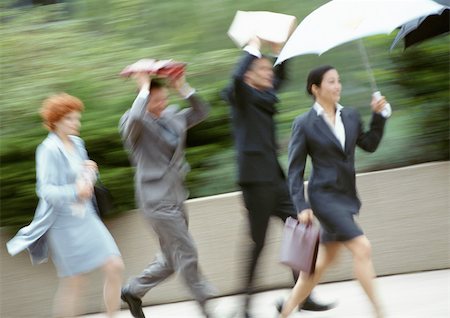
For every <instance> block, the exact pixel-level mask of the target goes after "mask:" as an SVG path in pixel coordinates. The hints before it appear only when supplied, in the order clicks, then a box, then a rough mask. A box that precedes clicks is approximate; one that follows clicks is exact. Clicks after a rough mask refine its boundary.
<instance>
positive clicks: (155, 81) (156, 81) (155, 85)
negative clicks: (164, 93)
mask: <svg viewBox="0 0 450 318" xmlns="http://www.w3.org/2000/svg"><path fill="white" fill-rule="evenodd" d="M164 87H167V83H166V81H165V80H164V79H161V78H152V81H151V82H150V87H149V88H148V90H149V91H152V89H159V88H164Z"/></svg>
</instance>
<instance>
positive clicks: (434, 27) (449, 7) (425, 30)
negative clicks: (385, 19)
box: [391, 0, 450, 50]
mask: <svg viewBox="0 0 450 318" xmlns="http://www.w3.org/2000/svg"><path fill="white" fill-rule="evenodd" d="M435 2H438V3H439V4H442V5H444V6H446V8H444V9H443V10H442V11H441V12H440V13H438V14H433V15H428V16H425V17H422V18H418V19H414V20H412V21H409V22H408V23H405V24H403V25H402V27H401V28H400V31H399V32H398V33H397V36H396V37H395V39H394V41H393V42H392V45H391V50H392V49H393V48H394V47H395V46H396V45H397V44H398V42H400V41H401V40H402V39H404V44H405V49H406V48H408V47H410V46H411V45H414V44H418V43H420V42H422V41H424V40H427V39H429V38H432V37H435V36H438V35H441V34H446V33H449V31H450V15H449V12H450V0H435Z"/></svg>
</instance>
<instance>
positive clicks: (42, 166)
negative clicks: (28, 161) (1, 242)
mask: <svg viewBox="0 0 450 318" xmlns="http://www.w3.org/2000/svg"><path fill="white" fill-rule="evenodd" d="M70 138H71V140H72V141H73V143H74V145H75V147H76V149H77V150H78V152H79V154H80V155H81V156H82V158H83V159H84V160H87V159H88V155H87V151H86V148H85V146H84V142H83V140H82V139H81V138H79V137H76V136H70ZM69 167H70V166H69V159H68V158H67V154H66V151H65V149H64V145H63V143H62V141H61V139H59V137H58V136H57V135H56V134H55V133H52V132H51V133H49V134H48V136H47V138H46V139H45V140H44V141H43V142H42V143H41V144H40V145H39V146H38V147H37V150H36V181H37V183H36V193H37V195H38V197H39V203H38V206H37V208H36V212H35V215H34V218H33V221H32V222H31V223H30V224H29V225H28V226H25V227H23V228H22V229H20V230H19V231H18V232H17V234H16V235H15V236H14V237H13V238H12V239H11V240H10V241H8V243H7V244H6V246H7V249H8V252H9V254H11V255H13V256H14V255H16V254H18V253H20V252H21V251H23V250H25V249H28V251H29V253H30V257H31V262H32V264H40V263H44V262H46V261H47V260H48V244H47V240H46V235H45V234H46V232H47V231H48V230H49V228H51V226H52V224H53V223H54V222H55V220H56V218H57V215H58V214H59V213H68V212H67V211H64V210H65V209H70V206H71V203H74V202H75V201H76V200H77V194H76V185H75V180H76V174H75V172H74V171H73V170H72V169H70V168H69Z"/></svg>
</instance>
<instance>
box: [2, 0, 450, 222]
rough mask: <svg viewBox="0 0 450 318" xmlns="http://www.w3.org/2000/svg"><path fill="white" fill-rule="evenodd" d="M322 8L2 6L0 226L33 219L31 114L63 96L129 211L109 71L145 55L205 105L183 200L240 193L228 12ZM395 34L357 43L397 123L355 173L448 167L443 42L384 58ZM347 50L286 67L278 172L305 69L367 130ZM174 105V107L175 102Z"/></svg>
mask: <svg viewBox="0 0 450 318" xmlns="http://www.w3.org/2000/svg"><path fill="white" fill-rule="evenodd" d="M325 2H327V1H318V0H304V1H302V2H301V4H299V2H298V1H276V0H251V1H250V0H248V1H233V0H220V1H219V0H192V1H182V0H172V1H154V0H151V1H145V0H126V1H125V0H67V1H65V2H61V3H58V4H52V5H46V6H37V5H35V6H33V5H29V6H22V7H20V6H15V5H14V4H17V1H12V0H9V1H7V0H5V1H2V3H1V4H0V21H1V22H2V23H1V27H0V32H1V56H0V61H1V91H0V94H1V95H0V96H1V107H0V118H1V121H0V138H1V143H0V162H1V167H0V173H1V175H0V186H1V197H0V199H1V201H0V203H1V210H0V211H1V224H0V226H7V225H13V226H18V225H23V224H25V223H27V222H29V221H30V220H31V218H32V216H33V213H34V210H35V207H36V203H37V198H36V195H35V167H34V165H35V162H34V160H35V158H34V152H35V149H36V147H37V145H38V144H39V143H40V142H41V141H42V140H43V139H44V138H45V136H46V131H45V130H44V129H43V127H42V125H41V122H40V118H39V116H38V109H39V107H40V103H41V102H42V100H43V99H44V98H45V97H47V96H48V95H50V94H52V93H56V92H60V91H65V92H67V93H69V94H72V95H75V96H77V97H79V98H81V99H82V100H83V101H84V103H85V106H86V109H85V112H84V115H83V119H82V131H81V136H82V138H83V139H84V140H85V141H86V146H87V149H88V151H89V153H90V156H91V157H92V159H93V160H95V161H97V163H98V164H99V167H100V173H101V177H102V181H103V183H105V185H106V186H108V187H109V188H110V189H111V191H112V193H113V196H114V198H115V203H116V212H117V213H120V212H122V211H124V210H129V209H133V208H135V202H134V189H133V169H132V167H130V164H129V161H128V158H127V154H126V152H125V151H124V150H123V147H122V143H121V140H120V136H119V134H118V131H117V124H118V121H119V118H120V116H121V115H122V114H123V112H124V111H125V110H126V109H127V108H128V107H129V106H130V105H131V103H132V101H133V99H134V97H135V92H136V88H135V84H134V83H133V82H132V81H131V80H126V79H124V78H121V77H119V76H118V73H119V72H120V71H121V70H122V69H123V67H125V66H126V65H127V64H130V63H133V62H135V61H136V60H138V59H140V58H144V57H147V58H148V57H153V58H161V59H166V58H173V59H176V60H181V61H186V62H188V63H189V65H188V70H187V71H188V73H187V75H188V80H189V82H190V84H191V85H192V86H193V87H196V88H197V90H198V92H199V93H200V95H201V96H202V97H203V98H204V99H206V100H207V101H208V102H209V103H210V104H211V106H212V110H211V114H210V116H209V118H208V119H207V120H206V121H205V122H203V123H201V124H200V125H198V126H197V127H195V128H193V129H192V130H191V131H190V132H189V135H188V140H187V146H188V148H187V153H188V154H187V156H188V161H189V162H190V164H191V167H192V171H191V172H190V174H189V175H188V179H187V180H186V182H187V186H188V188H189V190H190V194H191V197H199V196H206V195H212V194H217V193H224V192H230V191H235V190H237V186H236V183H235V160H234V150H233V141H232V132H231V131H230V125H229V124H230V123H229V109H228V106H227V105H226V104H225V103H224V102H223V101H222V100H221V99H220V96H219V93H220V91H221V89H223V88H224V87H225V86H226V85H227V83H228V81H229V76H230V73H231V71H232V69H233V67H234V64H235V63H236V61H237V59H238V57H239V55H240V50H239V49H238V48H236V47H235V46H234V45H233V43H232V42H231V40H230V39H229V38H228V37H227V34H226V31H227V30H228V27H229V25H230V23H231V21H232V19H233V16H234V14H235V12H236V10H249V11H250V10H251V11H256V10H267V11H275V12H281V13H287V14H292V15H295V16H297V18H298V21H300V20H301V19H302V18H304V17H305V16H306V15H307V14H308V13H309V12H311V11H312V10H313V9H315V8H317V7H319V6H320V5H322V4H324V3H325ZM394 33H395V32H394ZM394 33H393V34H392V35H391V36H375V37H371V38H369V39H364V43H365V45H366V48H367V51H368V53H369V58H370V62H371V66H372V68H373V71H374V74H375V77H376V79H377V81H378V85H379V86H380V89H381V91H382V92H383V94H384V95H386V96H388V99H389V100H390V102H391V104H392V105H393V108H394V116H393V117H392V119H390V120H389V123H388V125H387V129H386V136H385V139H384V140H383V142H382V144H381V146H380V149H379V150H378V151H377V152H376V153H375V154H372V155H370V156H369V155H367V154H365V153H362V152H359V151H358V153H357V156H358V161H357V169H358V171H369V170H374V169H384V168H390V167H398V166H404V165H409V164H412V163H417V162H424V161H430V160H448V128H449V117H448V107H449V95H448V94H449V90H448V87H449V78H448V76H449V74H448V70H449V60H448V56H449V55H448V54H449V46H448V37H440V38H437V39H435V40H432V41H429V42H427V43H424V44H421V45H420V46H419V47H418V48H410V49H408V50H406V52H402V50H401V49H396V50H394V51H393V52H389V50H388V48H389V46H390V43H391V42H392V40H393V37H394V36H395V34H394ZM356 47H357V46H356V45H355V43H348V44H345V45H342V46H340V47H339V48H336V49H333V50H331V51H329V52H327V53H325V54H323V55H321V56H313V55H306V56H301V57H296V58H293V59H292V61H289V63H290V81H289V82H288V83H287V85H286V86H285V87H284V89H283V91H282V92H281V93H280V99H281V101H282V103H280V105H279V107H280V108H279V110H280V113H279V115H278V116H277V122H278V135H279V139H280V156H281V161H282V164H283V165H286V161H287V160H286V152H287V143H288V140H289V134H290V125H291V123H292V120H293V118H294V117H295V116H297V115H299V114H300V113H302V112H304V111H306V110H307V109H308V108H309V107H310V105H311V100H310V99H309V98H307V97H306V95H305V93H304V86H305V78H306V74H307V72H308V71H309V70H310V69H311V68H313V67H315V66H317V65H320V64H325V63H326V64H332V65H334V66H335V67H336V68H337V69H338V70H339V72H340V74H341V78H342V81H343V85H344V91H343V95H342V104H343V105H346V106H355V107H358V108H359V109H360V111H361V113H362V114H363V116H364V118H365V119H366V121H368V120H369V116H370V110H369V107H368V105H369V103H370V93H371V89H370V85H369V83H368V81H367V79H368V78H367V73H366V71H365V69H364V66H363V65H362V60H361V56H360V53H359V51H358V50H357V49H356ZM173 102H177V103H180V101H179V100H178V99H175V98H174V99H173ZM181 103H182V102H181Z"/></svg>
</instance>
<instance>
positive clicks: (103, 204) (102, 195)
mask: <svg viewBox="0 0 450 318" xmlns="http://www.w3.org/2000/svg"><path fill="white" fill-rule="evenodd" d="M92 198H93V201H94V207H95V209H96V211H97V214H98V215H99V216H100V217H101V218H103V217H105V216H107V215H109V214H111V213H112V212H113V210H114V201H113V197H112V195H111V192H110V191H109V190H108V188H107V187H105V185H104V184H103V183H102V182H101V180H100V178H99V179H97V183H96V184H95V186H94V195H93V197H92Z"/></svg>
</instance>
